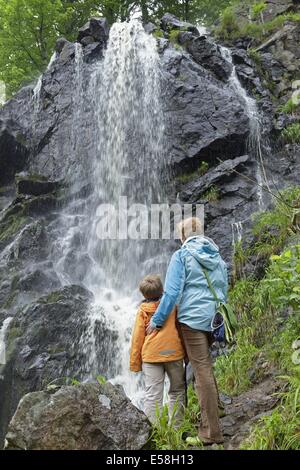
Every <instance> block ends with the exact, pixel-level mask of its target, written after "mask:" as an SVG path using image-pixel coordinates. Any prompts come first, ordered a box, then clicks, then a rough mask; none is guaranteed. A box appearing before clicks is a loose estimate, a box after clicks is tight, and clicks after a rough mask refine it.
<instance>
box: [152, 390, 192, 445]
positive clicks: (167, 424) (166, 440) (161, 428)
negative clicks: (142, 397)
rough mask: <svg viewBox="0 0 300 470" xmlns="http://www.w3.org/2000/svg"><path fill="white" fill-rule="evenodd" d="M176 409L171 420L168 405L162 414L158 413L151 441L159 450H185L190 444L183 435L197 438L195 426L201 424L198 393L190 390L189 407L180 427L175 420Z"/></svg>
mask: <svg viewBox="0 0 300 470" xmlns="http://www.w3.org/2000/svg"><path fill="white" fill-rule="evenodd" d="M176 409H177V407H176V406H175V407H174V412H173V415H172V416H171V417H170V419H169V410H168V406H167V405H165V406H164V407H163V409H162V411H161V413H159V411H158V410H157V411H156V416H157V419H156V423H155V425H154V426H153V432H152V435H151V438H150V439H151V442H152V443H153V446H154V448H155V449H157V450H185V449H187V448H188V444H187V443H186V442H185V441H184V440H183V438H182V437H183V436H182V435H183V433H188V434H189V435H190V436H192V437H196V436H197V428H196V426H195V425H196V424H197V423H198V422H199V412H200V409H199V403H198V399H197V396H196V393H195V391H194V390H193V388H192V387H191V386H189V388H188V407H187V408H186V409H185V414H184V417H183V420H182V422H181V423H180V425H179V426H178V425H177V423H176V419H175V415H176ZM199 448H201V447H200V446H199Z"/></svg>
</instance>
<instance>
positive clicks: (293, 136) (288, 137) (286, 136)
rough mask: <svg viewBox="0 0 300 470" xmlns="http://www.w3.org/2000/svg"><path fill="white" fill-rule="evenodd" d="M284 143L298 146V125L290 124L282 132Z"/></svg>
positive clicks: (299, 137) (299, 140)
mask: <svg viewBox="0 0 300 470" xmlns="http://www.w3.org/2000/svg"><path fill="white" fill-rule="evenodd" d="M281 135H282V138H283V140H284V142H286V143H289V144H300V123H295V124H291V125H290V126H288V127H286V128H285V129H284V130H283V131H282V134H281Z"/></svg>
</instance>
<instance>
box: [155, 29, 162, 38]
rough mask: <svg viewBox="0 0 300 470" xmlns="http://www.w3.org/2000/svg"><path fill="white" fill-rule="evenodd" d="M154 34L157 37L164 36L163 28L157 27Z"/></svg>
mask: <svg viewBox="0 0 300 470" xmlns="http://www.w3.org/2000/svg"><path fill="white" fill-rule="evenodd" d="M152 34H153V36H154V37H156V38H163V37H164V33H163V32H162V30H161V29H156V30H155V31H153V33H152Z"/></svg>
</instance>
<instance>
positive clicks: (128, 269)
mask: <svg viewBox="0 0 300 470" xmlns="http://www.w3.org/2000/svg"><path fill="white" fill-rule="evenodd" d="M83 65H84V64H83V58H82V50H81V48H80V46H79V45H78V47H77V48H76V49H75V90H74V95H76V96H77V97H78V100H82V95H83V93H85V104H86V108H89V111H90V114H89V116H90V118H89V126H88V129H89V135H88V136H87V138H88V140H89V142H91V145H92V147H93V148H92V150H93V151H92V152H91V154H92V156H93V157H92V159H90V160H89V161H86V162H85V173H84V178H86V179H87V184H88V186H89V187H90V191H89V194H88V196H87V197H86V198H85V200H84V201H83V200H81V201H80V200H78V199H73V200H72V201H71V202H70V203H69V205H68V207H66V208H65V209H64V211H63V213H62V215H61V218H60V227H59V228H58V229H57V230H60V232H61V234H62V233H63V236H62V235H61V236H58V234H56V235H55V237H54V238H55V246H54V250H53V251H54V252H56V257H57V261H56V270H57V273H58V275H59V277H60V279H61V281H62V282H63V283H72V282H77V283H78V280H79V281H80V282H82V284H83V285H85V287H87V288H88V289H89V290H90V291H92V292H93V294H94V297H95V301H94V303H93V305H92V306H91V308H90V311H89V312H88V315H89V327H88V328H87V329H86V331H85V333H84V334H83V336H82V339H81V349H82V350H83V351H84V356H85V357H86V364H82V371H81V373H82V376H83V377H85V378H87V379H88V378H90V377H91V376H92V377H95V375H97V374H99V373H100V371H103V374H104V375H106V376H107V377H108V378H110V379H114V381H115V382H117V383H121V384H122V385H123V386H124V388H125V391H126V393H127V394H128V396H130V397H131V398H132V399H134V401H135V403H138V402H139V398H138V397H139V395H138V393H137V390H138V384H139V380H140V379H139V377H134V374H131V373H130V372H129V370H128V369H129V342H130V336H131V330H132V326H133V322H134V317H135V313H136V309H137V303H138V299H139V297H138V296H137V286H138V283H139V281H140V279H141V278H142V277H143V275H144V274H149V273H151V272H152V273H153V272H154V273H155V272H160V273H163V272H164V270H165V267H166V258H165V257H166V254H165V257H164V256H163V255H162V256H160V255H159V253H163V252H164V253H165V252H166V249H165V244H166V242H163V241H159V240H150V239H147V240H141V239H135V240H134V239H126V237H124V239H99V238H98V230H97V229H98V228H99V222H101V220H102V218H101V215H100V213H99V206H100V205H102V206H101V207H103V205H104V204H106V205H107V204H109V205H110V207H111V211H110V214H109V216H110V217H111V220H112V217H113V216H114V214H115V215H116V216H117V217H119V216H120V217H124V215H125V214H124V212H121V213H118V208H119V205H120V204H121V203H122V201H123V203H124V202H125V200H124V198H125V197H126V204H127V207H128V209H129V216H130V208H132V205H133V204H140V205H141V204H142V205H143V206H144V207H147V208H150V205H151V204H155V203H160V202H164V201H165V194H164V187H165V184H164V183H165V181H166V171H165V155H166V150H167V147H166V142H165V119H164V114H163V108H162V96H163V94H162V84H161V75H160V59H159V54H158V51H157V45H156V40H155V38H154V37H153V36H151V35H148V34H146V33H145V31H144V29H143V27H142V25H141V23H140V22H139V21H136V20H132V21H130V22H128V23H115V24H114V25H113V26H112V28H111V30H110V36H109V41H108V45H107V49H106V51H105V55H104V59H103V60H101V61H99V62H97V63H96V64H94V65H92V66H89V67H90V69H89V83H88V86H87V87H86V88H84V87H85V85H84V83H85V80H84V73H83ZM79 95H80V96H79ZM76 101H77V98H76V99H75V100H74V104H75V108H74V111H73V113H74V116H73V120H75V121H77V124H78V122H79V121H80V119H82V118H83V117H82V115H83V114H84V110H83V108H82V106H81V105H80V106H79V104H78V103H76ZM81 103H82V101H81ZM74 129H75V131H76V129H78V127H76V125H75V124H74ZM81 138H82V139H84V138H85V136H81ZM85 144H86V145H88V142H84V141H83V142H82V141H81V140H80V138H77V137H76V138H75V141H74V142H73V145H74V152H76V155H77V153H78V154H79V153H80V151H78V146H79V145H85ZM71 176H72V175H71V174H70V175H69V177H71ZM79 177H80V178H83V176H82V175H79ZM74 178H75V180H76V178H78V175H77V176H75V177H74ZM73 183H75V186H76V181H72V184H73ZM122 198H123V199H122ZM136 209H138V207H137V206H136ZM97 211H98V212H97ZM115 211H116V212H115ZM97 214H98V215H97ZM147 217H148V215H147ZM124 224H125V225H126V228H127V223H126V220H124ZM130 227H131V228H132V225H130V224H129V229H130ZM161 244H164V247H163V248H160V247H161ZM75 246H76V248H75ZM69 255H70V256H72V257H74V256H75V257H76V263H75V264H76V268H75V269H74V271H73V272H72V270H71V271H70V270H69V271H68V272H66V266H67V264H68V258H69ZM78 266H80V267H81V268H82V271H81V272H80V274H79V273H78ZM75 275H76V276H77V278H75ZM105 329H106V330H107V331H108V332H107V333H106V334H105V337H103V335H104V333H103V332H102V336H101V330H104V331H105ZM104 365H105V366H104Z"/></svg>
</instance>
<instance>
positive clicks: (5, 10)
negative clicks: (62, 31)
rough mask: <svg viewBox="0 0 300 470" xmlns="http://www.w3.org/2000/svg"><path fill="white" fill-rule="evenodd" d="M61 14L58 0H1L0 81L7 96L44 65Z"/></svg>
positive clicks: (49, 54) (55, 35) (60, 20)
mask: <svg viewBox="0 0 300 470" xmlns="http://www.w3.org/2000/svg"><path fill="white" fill-rule="evenodd" d="M63 14H64V12H63V9H62V3H61V1H60V0H53V1H50V0H46V1H43V2H41V1H39V0H26V1H25V0H10V1H9V2H7V1H5V0H0V24H1V29H0V80H3V81H4V83H5V85H6V93H7V96H11V94H12V93H13V92H14V91H16V90H17V89H18V88H19V86H20V85H21V84H23V83H26V82H27V81H29V80H32V79H33V78H34V77H36V75H38V74H39V73H40V72H41V71H42V70H43V69H44V68H45V66H46V64H47V63H48V60H49V58H50V56H51V54H52V51H53V48H54V43H55V38H56V37H57V36H58V34H59V32H58V26H59V24H61V22H62V16H63ZM63 21H64V20H63Z"/></svg>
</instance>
